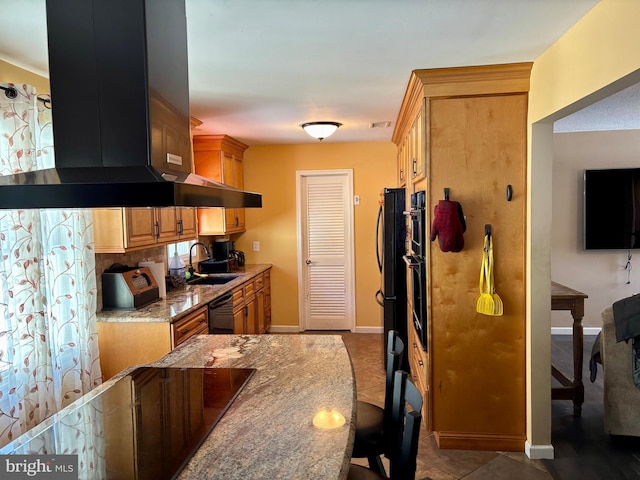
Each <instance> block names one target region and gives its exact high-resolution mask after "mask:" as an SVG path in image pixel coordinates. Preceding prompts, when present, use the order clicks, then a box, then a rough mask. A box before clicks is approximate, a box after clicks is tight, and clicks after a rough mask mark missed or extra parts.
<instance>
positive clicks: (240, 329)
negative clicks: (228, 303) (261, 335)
mask: <svg viewBox="0 0 640 480" xmlns="http://www.w3.org/2000/svg"><path fill="white" fill-rule="evenodd" d="M233 333H235V334H244V333H248V334H253V333H258V328H257V325H256V291H255V279H251V280H249V281H247V282H245V283H243V284H242V285H240V286H239V287H236V288H235V289H234V290H233Z"/></svg>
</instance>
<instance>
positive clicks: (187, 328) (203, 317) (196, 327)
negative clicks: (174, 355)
mask: <svg viewBox="0 0 640 480" xmlns="http://www.w3.org/2000/svg"><path fill="white" fill-rule="evenodd" d="M171 332H172V334H173V335H172V348H176V347H177V346H178V345H180V344H181V343H184V342H186V341H187V340H189V339H190V338H191V337H193V336H194V335H206V334H207V333H208V332H209V310H208V306H204V307H201V308H199V309H198V310H196V311H195V312H193V313H190V314H189V315H186V316H185V317H183V318H181V319H180V320H178V321H176V322H174V323H172V324H171Z"/></svg>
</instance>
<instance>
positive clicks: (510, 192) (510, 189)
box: [507, 185, 513, 202]
mask: <svg viewBox="0 0 640 480" xmlns="http://www.w3.org/2000/svg"><path fill="white" fill-rule="evenodd" d="M512 198H513V187H512V186H511V185H507V202H510V201H511V199H512Z"/></svg>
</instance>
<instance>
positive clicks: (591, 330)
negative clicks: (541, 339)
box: [551, 327, 602, 335]
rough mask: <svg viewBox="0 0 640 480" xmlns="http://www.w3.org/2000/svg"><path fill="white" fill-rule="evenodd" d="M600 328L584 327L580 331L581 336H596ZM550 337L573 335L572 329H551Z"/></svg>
mask: <svg viewBox="0 0 640 480" xmlns="http://www.w3.org/2000/svg"><path fill="white" fill-rule="evenodd" d="M600 330H602V328H600V327H584V328H583V329H582V334H583V335H597V334H599V333H600ZM551 335H573V328H571V327H551Z"/></svg>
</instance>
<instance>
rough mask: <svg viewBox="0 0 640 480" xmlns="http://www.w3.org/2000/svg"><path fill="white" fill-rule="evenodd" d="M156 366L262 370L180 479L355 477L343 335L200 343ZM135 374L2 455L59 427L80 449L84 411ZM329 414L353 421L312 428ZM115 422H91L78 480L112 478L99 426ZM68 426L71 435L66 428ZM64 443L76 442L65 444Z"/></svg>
mask: <svg viewBox="0 0 640 480" xmlns="http://www.w3.org/2000/svg"><path fill="white" fill-rule="evenodd" d="M149 366H155V367H161V368H164V367H179V368H188V367H198V368H201V367H209V368H253V369H256V370H255V373H254V374H253V376H252V377H251V378H250V379H249V381H248V382H247V384H246V385H245V386H244V388H243V389H242V390H241V391H240V393H239V394H238V396H237V398H236V399H235V401H234V402H233V403H232V404H231V405H230V407H229V408H228V410H227V411H226V413H225V414H224V416H223V417H222V419H220V421H219V423H218V424H217V425H216V426H215V427H214V429H213V430H212V431H211V432H210V434H209V435H208V436H207V437H206V438H205V439H204V441H203V443H202V444H201V445H200V447H199V448H198V449H197V450H196V452H195V454H194V455H193V456H192V458H191V459H190V460H189V461H188V463H187V464H186V466H185V468H184V469H183V470H182V471H181V472H180V473H179V474H178V477H177V478H178V479H180V480H191V479H197V480H200V479H203V478H221V479H222V478H223V479H225V480H235V479H238V480H240V479H242V480H245V479H248V478H250V479H269V480H272V479H296V480H298V479H319V478H321V479H345V478H346V477H347V473H348V469H349V463H350V459H351V451H352V449H353V440H354V435H355V420H356V416H355V411H356V384H355V376H354V373H353V368H352V365H351V360H350V358H349V354H348V352H347V349H346V347H345V345H344V342H343V341H342V338H341V337H340V336H338V335H295V334H293V335H289V334H275V335H273V334H272V335H199V336H197V337H194V338H193V339H192V340H190V341H189V342H186V343H185V344H184V345H181V346H180V347H178V348H177V349H176V350H174V351H173V352H171V353H169V354H168V355H166V356H165V357H163V358H162V359H160V360H159V361H158V362H155V363H153V364H150V365H149ZM135 368H136V367H131V368H130V369H127V370H125V371H123V372H121V373H120V374H118V375H116V376H115V377H113V378H112V379H110V380H108V381H107V382H105V383H104V384H103V385H101V386H99V387H97V388H95V389H94V390H92V391H91V392H89V393H88V394H86V395H84V396H83V397H82V398H80V399H79V400H77V401H75V402H74V403H72V404H71V405H69V406H68V407H66V408H64V409H63V410H61V411H60V412H58V413H57V414H55V415H54V416H53V417H51V418H49V419H47V420H45V421H44V422H42V423H41V424H40V425H38V426H37V427H35V428H33V429H32V430H30V431H29V432H27V433H25V434H24V435H22V436H21V437H19V438H18V439H16V440H14V441H13V442H12V443H10V444H8V445H6V446H5V447H3V448H2V449H0V453H3V454H10V453H15V454H20V453H28V452H33V451H34V447H35V448H36V449H37V448H41V447H39V445H40V443H42V440H41V439H42V438H45V437H47V435H50V432H51V431H52V427H53V430H54V431H55V432H57V433H56V439H57V441H56V442H51V444H52V445H58V447H55V448H56V449H57V448H63V449H64V448H66V447H65V446H68V445H71V444H74V445H81V444H82V441H81V440H80V439H78V434H79V430H78V428H77V419H76V417H82V415H83V413H82V412H83V408H87V406H88V405H90V404H92V403H94V402H92V400H96V399H97V400H99V399H100V398H102V397H101V396H100V394H101V393H103V392H104V391H105V390H107V389H110V388H113V387H114V386H115V385H116V384H117V382H118V381H119V380H120V379H124V380H126V378H125V377H127V376H128V375H129V373H130V372H131V371H133V370H134V369H135ZM118 385H120V384H118ZM321 409H335V410H337V411H339V412H340V413H342V414H343V415H344V417H345V420H346V422H345V424H344V425H342V426H339V427H337V428H334V429H329V430H321V429H318V428H316V427H314V425H313V423H312V422H313V417H314V416H315V415H316V414H317V413H318V412H319V411H320V410H321ZM105 413H106V412H105ZM107 421H109V420H108V416H107V415H106V414H105V415H104V416H102V415H97V416H95V418H94V419H93V420H92V422H93V423H92V428H89V429H87V431H88V435H89V436H91V439H90V440H91V444H92V445H93V447H92V448H94V449H97V450H92V451H87V452H85V451H82V452H77V453H78V454H79V455H80V456H82V457H83V458H82V460H85V462H84V463H83V462H81V464H82V465H83V466H81V467H80V471H79V472H78V473H79V478H91V479H95V478H105V477H106V476H107V472H108V471H109V465H108V464H107V463H108V461H107V462H106V463H105V462H104V461H95V459H96V458H98V459H102V458H105V455H106V454H105V453H104V452H103V449H106V448H107V445H106V444H108V441H106V440H107V439H103V440H102V441H100V439H99V438H95V435H96V434H98V435H99V434H100V433H99V432H104V426H102V427H101V426H100V425H99V423H100V422H107ZM96 422H98V423H96ZM66 423H70V424H71V427H72V428H69V427H67V428H66V429H65V425H66ZM56 425H57V428H56ZM128 431H129V432H130V431H131V429H129V430H128ZM64 435H69V438H63V436H64ZM103 435H104V433H103ZM122 435H126V433H125V432H123V434H122ZM69 442H71V443H69ZM124 443H126V441H125V439H124V438H122V444H123V445H124ZM35 451H38V450H35ZM40 453H43V452H40ZM47 453H49V454H52V453H62V452H57V451H48V452H47ZM64 453H75V452H72V451H68V450H67V451H65V452H64ZM84 456H88V457H91V458H92V459H93V460H94V461H93V462H89V461H86V460H88V458H87V459H85V458H84ZM83 468H84V470H83Z"/></svg>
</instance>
